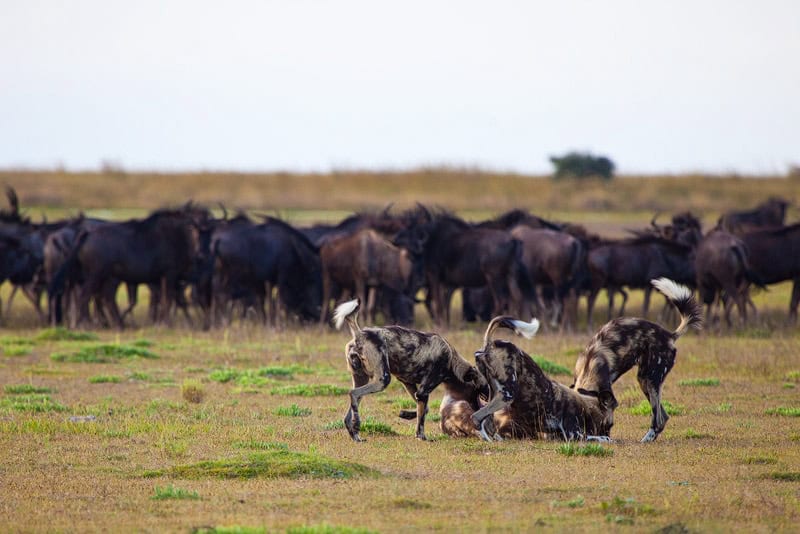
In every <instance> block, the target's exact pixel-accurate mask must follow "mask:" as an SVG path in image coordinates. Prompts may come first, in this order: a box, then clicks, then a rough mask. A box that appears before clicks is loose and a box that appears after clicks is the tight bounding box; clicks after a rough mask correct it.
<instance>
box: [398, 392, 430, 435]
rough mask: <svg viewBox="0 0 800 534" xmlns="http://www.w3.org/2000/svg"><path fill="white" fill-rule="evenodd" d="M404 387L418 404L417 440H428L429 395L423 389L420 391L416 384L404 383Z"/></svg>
mask: <svg viewBox="0 0 800 534" xmlns="http://www.w3.org/2000/svg"><path fill="white" fill-rule="evenodd" d="M402 384H403V386H404V387H405V388H406V391H408V393H409V394H410V395H411V397H412V398H413V399H414V400H415V401H416V402H417V432H416V436H417V439H420V440H422V441H425V440H427V439H428V438H426V437H425V416H426V415H428V396H429V394H428V393H425V391H423V390H422V389H418V388H417V386H416V384H410V383H408V382H402Z"/></svg>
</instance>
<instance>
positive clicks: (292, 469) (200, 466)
mask: <svg viewBox="0 0 800 534" xmlns="http://www.w3.org/2000/svg"><path fill="white" fill-rule="evenodd" d="M376 475H378V472H377V471H375V470H373V469H370V468H369V467H366V466H364V465H360V464H356V463H352V462H342V461H340V460H335V459H332V458H326V457H324V456H320V455H318V454H310V453H302V452H293V451H287V450H268V451H264V452H257V453H252V454H249V455H248V456H245V457H242V458H226V459H222V460H207V461H204V462H198V463H195V464H189V465H178V466H175V467H171V468H167V469H161V470H157V471H148V472H145V473H144V476H145V477H158V476H169V477H175V478H186V479H198V478H226V479H231V478H241V479H247V478H256V477H263V478H304V477H309V478H337V479H339V478H353V477H359V476H376Z"/></svg>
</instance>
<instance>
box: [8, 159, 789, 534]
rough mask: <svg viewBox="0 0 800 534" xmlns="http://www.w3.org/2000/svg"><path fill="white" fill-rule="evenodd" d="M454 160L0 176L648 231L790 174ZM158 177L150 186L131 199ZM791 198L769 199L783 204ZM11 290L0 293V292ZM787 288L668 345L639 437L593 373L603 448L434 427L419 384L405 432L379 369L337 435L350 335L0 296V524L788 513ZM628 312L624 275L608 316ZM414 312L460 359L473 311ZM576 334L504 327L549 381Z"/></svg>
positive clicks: (747, 526) (305, 205)
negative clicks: (537, 174)
mask: <svg viewBox="0 0 800 534" xmlns="http://www.w3.org/2000/svg"><path fill="white" fill-rule="evenodd" d="M459 172H460V171H458V170H447V171H443V172H442V175H441V176H439V175H433V176H427V178H426V173H433V171H425V172H420V173H417V174H413V175H409V176H406V179H405V180H403V179H401V178H397V175H395V174H392V175H389V176H385V177H383V178H385V179H384V180H383V181H382V180H381V176H372V177H370V178H371V179H370V180H367V179H366V178H364V177H363V176H362V175H354V176H350V175H345V174H342V175H339V176H338V177H337V176H335V175H333V176H329V175H323V176H317V177H315V176H305V177H295V178H296V180H297V182H298V185H297V188H298V189H296V190H292V184H293V182H292V177H286V176H284V175H274V176H249V175H248V176H239V177H237V176H228V177H226V180H225V181H223V178H222V177H219V176H210V175H207V174H203V175H192V176H190V175H175V176H167V177H166V178H165V177H161V178H158V179H156V178H152V177H150V176H135V175H129V174H120V173H117V174H112V175H104V174H103V173H95V174H86V175H76V174H65V173H29V174H25V173H8V172H4V173H0V178H1V179H2V180H3V181H4V182H5V183H7V184H9V185H12V186H14V187H15V188H16V190H17V193H18V195H19V197H20V202H21V205H22V206H23V209H24V210H27V213H28V215H30V216H31V217H33V218H34V219H37V218H38V217H39V215H38V214H39V213H42V212H43V213H46V214H48V216H49V217H51V218H52V217H57V216H63V215H66V214H74V213H77V212H78V211H80V210H85V211H87V213H90V214H91V213H96V212H98V211H100V210H102V211H104V212H105V213H107V215H108V216H110V217H113V218H126V217H130V216H134V215H138V214H141V213H145V212H146V211H148V210H149V209H153V208H156V207H161V206H163V205H166V204H170V203H171V204H178V203H180V202H183V201H185V200H188V199H189V198H194V199H196V200H200V201H203V202H207V203H209V204H210V203H211V202H216V201H218V200H222V201H224V202H225V204H226V205H227V206H229V209H235V208H236V207H242V208H243V209H248V210H253V211H255V212H258V211H259V210H260V211H261V212H264V213H274V212H279V213H281V214H283V215H284V216H286V217H287V218H288V219H289V220H290V221H291V222H294V223H297V224H305V223H307V222H311V221H314V220H326V221H330V220H336V219H338V218H341V216H343V215H346V214H348V213H350V212H352V211H353V210H357V209H370V208H371V209H381V208H382V207H383V206H385V205H386V204H387V203H389V202H392V201H397V202H398V204H399V205H400V206H401V207H402V206H404V205H410V204H411V203H413V202H415V201H422V202H429V203H435V204H439V205H443V206H449V207H451V208H452V209H454V210H456V211H457V212H459V213H463V214H465V216H468V217H471V218H480V217H484V216H491V215H493V214H496V213H499V212H500V211H502V210H504V209H509V208H512V207H523V208H527V209H530V210H531V211H533V212H534V213H537V214H541V215H545V216H551V217H554V218H558V219H560V220H573V221H577V222H581V223H584V224H586V225H587V226H588V227H589V228H590V229H594V230H596V231H598V232H600V233H603V234H605V235H613V236H618V235H623V234H624V231H625V228H637V227H643V226H646V225H647V224H649V221H650V219H651V217H652V215H653V214H654V213H655V212H656V211H665V212H676V211H683V210H686V209H693V210H695V211H696V212H697V213H699V214H700V215H702V217H703V220H704V222H706V223H707V224H710V223H712V222H713V221H714V220H715V218H716V216H717V215H718V214H719V213H720V212H721V211H724V210H725V209H733V208H747V207H751V206H753V205H755V204H756V203H757V202H758V201H760V200H763V199H764V198H765V197H766V196H769V195H771V194H781V195H783V196H785V197H787V198H789V199H790V200H797V199H800V195H798V192H799V191H798V189H800V184H798V182H797V181H795V180H790V179H785V178H774V179H765V180H755V179H746V178H741V177H662V178H624V179H618V180H617V181H616V182H612V183H611V184H592V185H590V186H578V185H577V184H570V183H569V182H565V183H557V184H554V183H552V182H550V181H549V180H545V179H542V178H530V177H517V176H496V175H484V174H481V173H475V172H465V173H463V174H464V176H461V179H458V178H459ZM32 174H35V175H36V179H35V180H34V179H31V175H32ZM434 174H435V173H434ZM314 180H318V181H319V183H318V187H316V188H314V187H313V185H309V184H312V183H313V181H314ZM157 181H160V182H161V184H162V186H163V190H162V191H161V194H160V196H154V197H153V198H150V197H147V196H146V195H148V194H149V193H148V191H151V190H152V191H155V190H156V186H155V182H157ZM137 183H139V184H140V187H138V188H137V187H136V184H137ZM226 183H227V184H228V185H225V184H226ZM65 184H66V185H65ZM275 184H280V185H275ZM329 184H330V188H331V189H328V187H329ZM459 184H460V185H459ZM334 189H335V190H336V191H337V193H336V194H333V193H330V191H332V190H334ZM571 190H574V191H575V193H574V194H572V195H570V191H571ZM214 191H218V192H219V197H214V196H213V195H214ZM265 191H267V192H269V194H267V193H265ZM492 191H498V192H502V194H500V193H498V195H496V196H492ZM81 192H83V193H81ZM93 195H94V196H93ZM137 195H138V196H137ZM153 195H156V194H155V193H153ZM282 195H283V196H282ZM222 197H224V198H222ZM156 198H157V199H158V200H156ZM448 198H450V199H453V202H452V203H448V202H447V199H448ZM549 199H552V201H550V200H549ZM626 199H627V200H626ZM217 213H219V210H217ZM797 215H798V214H797V212H796V211H790V215H789V220H790V221H794V220H796V219H797V218H798V216H797ZM9 292H10V288H9V287H8V286H7V285H5V286H3V287H2V289H1V290H0V296H2V298H3V303H4V305H5V304H6V303H7V300H8V295H9ZM790 292H791V285H790V284H780V285H776V286H771V287H770V289H769V291H766V292H758V293H756V294H754V301H755V304H756V306H757V307H758V309H759V312H760V314H759V317H758V319H756V320H755V321H753V322H751V323H749V324H747V325H735V326H734V327H733V328H730V329H728V328H725V327H724V326H721V325H719V324H716V323H712V324H710V325H708V327H707V328H706V329H705V330H704V331H703V332H700V333H691V334H688V335H687V336H685V337H683V338H681V339H680V340H679V341H678V356H677V361H676V364H675V367H674V369H673V370H672V372H671V373H670V375H669V376H668V378H667V380H666V383H665V385H664V390H663V398H664V399H665V400H666V401H667V403H668V404H667V410H668V412H669V413H670V415H671V419H670V420H669V422H668V424H667V428H666V430H665V431H664V433H663V434H662V435H661V436H660V437H659V438H658V440H657V441H656V442H654V443H650V444H641V443H639V440H640V438H641V437H642V436H643V435H644V434H645V432H646V431H647V429H648V427H649V422H650V417H649V407H648V406H646V403H644V402H643V401H644V396H643V394H642V393H641V391H640V390H639V387H638V384H637V382H636V377H635V374H634V373H635V372H630V373H628V374H627V375H625V376H623V378H622V379H620V380H619V381H618V382H617V383H615V385H614V391H615V394H616V396H617V398H618V399H619V401H620V406H619V408H618V409H617V411H616V413H615V426H614V428H613V430H612V437H613V439H614V443H612V444H603V445H586V444H583V443H573V444H563V443H559V442H551V441H530V440H525V441H513V440H506V441H503V442H495V443H485V442H481V441H478V440H474V439H453V438H448V437H446V436H444V435H443V434H442V433H441V431H440V430H439V428H438V416H437V411H438V403H437V401H438V399H440V398H441V391H439V390H437V391H436V392H434V394H433V395H432V397H431V398H432V400H433V401H434V402H433V406H432V408H433V409H432V410H431V413H430V415H429V418H428V420H429V423H428V425H427V434H428V437H429V441H427V442H422V441H418V440H416V439H415V438H414V429H413V422H409V421H403V420H401V419H399V418H398V417H397V413H398V411H399V410H400V409H402V408H408V407H410V406H411V405H412V402H411V399H410V397H409V396H408V394H407V393H406V392H405V390H404V389H403V388H402V386H400V385H399V384H398V383H397V382H396V381H392V383H391V384H390V386H389V387H388V388H387V390H386V391H384V392H382V393H379V394H376V395H371V396H368V397H366V398H365V399H364V401H363V402H362V417H364V418H365V423H364V424H363V426H362V436H364V437H366V438H367V441H366V442H364V443H354V442H353V441H352V440H351V439H350V437H349V436H348V434H347V432H346V431H345V430H344V428H343V425H342V417H343V415H344V412H345V410H346V407H347V404H348V399H347V391H348V389H349V387H350V380H349V375H348V373H347V369H346V365H345V360H344V353H343V348H344V345H345V343H346V342H347V340H348V339H349V334H346V333H344V332H336V331H334V330H332V329H331V328H328V327H324V328H323V327H320V326H317V325H314V326H305V327H301V326H297V325H285V326H282V327H280V328H272V327H264V326H262V325H260V324H257V323H256V322H255V321H253V320H243V321H239V320H237V321H235V322H233V323H232V324H231V325H230V326H228V327H225V328H216V329H212V330H210V331H208V332H203V331H200V330H197V329H192V328H190V327H189V326H188V325H186V324H184V323H182V322H181V320H179V319H176V320H175V321H174V324H173V325H172V326H169V327H166V326H150V325H149V324H148V322H147V320H146V309H147V305H146V304H147V291H146V290H140V298H141V301H140V304H139V306H138V307H137V310H136V312H135V323H136V324H137V325H138V326H134V327H131V328H129V329H126V330H124V331H116V330H92V331H84V330H75V331H70V330H64V329H57V328H44V327H42V326H40V325H39V324H38V323H37V320H36V317H35V314H34V311H33V309H32V308H31V307H30V305H29V304H28V303H26V302H23V299H22V298H21V297H20V296H17V297H16V299H15V302H14V307H13V310H12V311H11V313H10V314H4V316H3V319H2V327H1V328H2V331H0V347H2V354H0V388H2V391H0V530H3V531H24V532H28V531H132V530H135V531H157V532H161V531H172V532H193V531H203V532H262V531H265V532H283V531H292V532H368V531H374V532H398V531H400V532H402V531H409V532H411V531H414V532H416V531H423V532H425V531H459V532H460V531H464V532H487V531H501V532H504V531H511V532H515V531H538V530H551V529H552V530H557V531H607V530H612V531H615V530H618V531H632V532H633V531H636V532H639V531H648V532H650V531H659V530H660V531H663V532H693V531H701V532H709V531H710V532H728V531H732V530H738V531H751V532H761V531H763V532H771V531H785V532H791V531H796V530H797V528H798V524H800V394H799V392H798V388H800V335H798V327H797V325H789V324H786V311H787V307H788V302H789V295H790ZM121 298H122V297H121ZM123 300H124V298H123ZM142 301H143V302H142ZM599 302H600V308H599V315H598V318H604V315H605V307H604V304H605V301H604V299H602V298H601V299H600V301H599ZM661 302H662V300H661V299H655V300H654V306H653V307H651V312H650V318H651V319H654V320H659V319H658V317H659V312H660V307H661ZM453 305H454V307H458V306H459V304H458V296H456V299H455V300H454V303H453ZM582 310H583V308H582ZM640 313H641V295H640V294H638V293H637V292H633V294H632V298H631V302H630V303H629V307H628V314H631V315H639V314H640ZM454 315H456V316H457V315H458V314H457V313H456V314H454ZM416 318H417V327H418V328H420V329H423V330H434V329H435V330H437V331H439V332H441V333H442V334H443V335H444V336H445V337H446V338H447V339H448V340H449V341H450V342H451V344H453V345H454V346H455V347H456V348H457V349H458V351H459V352H460V353H461V355H462V356H464V357H465V358H467V359H470V360H471V359H472V353H473V352H474V351H475V350H476V349H478V348H480V346H481V344H482V335H483V330H484V329H485V327H486V325H485V324H482V323H476V324H467V323H461V322H459V321H458V320H456V321H454V322H453V324H451V325H450V326H449V327H447V328H436V327H434V326H433V325H432V324H431V323H430V320H429V318H428V316H427V314H426V312H425V310H424V307H423V306H421V305H420V306H418V307H417V310H416ZM363 322H364V321H363V319H362V323H363ZM669 326H672V327H674V326H675V325H674V324H670V325H669ZM590 337H591V335H590V334H589V333H588V331H587V330H586V328H585V318H583V320H582V322H581V325H580V326H579V328H578V329H577V331H576V332H573V333H559V332H556V331H552V330H545V331H543V332H541V333H540V334H539V335H538V336H537V337H535V338H534V339H532V340H525V339H522V338H516V339H514V342H515V343H516V344H518V345H519V346H520V347H521V348H523V349H524V350H525V351H526V352H528V353H529V354H531V355H535V356H536V357H537V360H538V361H539V362H540V364H541V365H542V366H543V368H544V369H545V371H547V372H548V373H549V374H550V375H551V376H552V377H554V378H555V379H557V380H559V381H561V382H563V383H566V384H569V383H570V381H571V378H572V377H571V373H572V368H573V365H574V363H575V359H576V357H577V355H578V353H579V352H580V350H581V349H582V348H583V347H584V346H585V344H586V343H587V342H588V341H589V339H590Z"/></svg>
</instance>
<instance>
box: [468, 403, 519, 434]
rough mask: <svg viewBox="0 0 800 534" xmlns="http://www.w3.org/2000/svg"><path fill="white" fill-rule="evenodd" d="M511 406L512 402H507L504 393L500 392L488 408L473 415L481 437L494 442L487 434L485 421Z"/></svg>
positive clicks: (485, 407) (487, 405)
mask: <svg viewBox="0 0 800 534" xmlns="http://www.w3.org/2000/svg"><path fill="white" fill-rule="evenodd" d="M509 404H510V401H506V400H505V399H504V398H503V393H502V392H498V393H497V394H496V395H495V396H494V397H493V398H492V400H490V401H489V402H488V403H487V404H486V406H484V407H483V408H481V409H480V410H478V411H477V412H475V413H474V414H472V422H473V423H475V426H477V427H478V428H479V429H481V437H482V438H483V439H484V440H486V441H492V438H491V437H490V435H489V434H488V433H487V432H486V427H484V424H483V423H484V419H486V418H488V417H491V415H492V414H494V412H496V411H499V410H502V409H503V408H505V407H507V406H508V405H509ZM492 426H493V425H492Z"/></svg>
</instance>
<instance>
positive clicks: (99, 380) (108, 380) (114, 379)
mask: <svg viewBox="0 0 800 534" xmlns="http://www.w3.org/2000/svg"><path fill="white" fill-rule="evenodd" d="M120 382H122V377H121V376H116V375H95V376H90V377H89V383H90V384H119V383H120Z"/></svg>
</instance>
